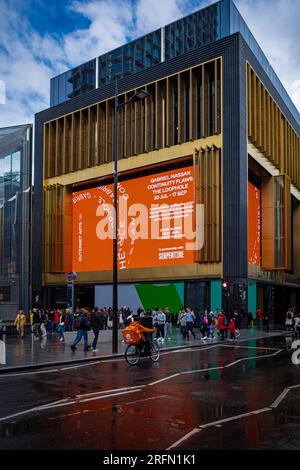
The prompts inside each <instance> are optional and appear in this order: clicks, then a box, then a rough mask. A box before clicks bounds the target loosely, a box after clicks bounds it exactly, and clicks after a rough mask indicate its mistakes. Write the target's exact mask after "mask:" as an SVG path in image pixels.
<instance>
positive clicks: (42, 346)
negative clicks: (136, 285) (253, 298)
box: [0, 326, 283, 374]
mask: <svg viewBox="0 0 300 470" xmlns="http://www.w3.org/2000/svg"><path fill="white" fill-rule="evenodd" d="M105 333H107V332H105ZM195 333H196V339H192V338H190V340H189V341H186V340H183V339H182V336H181V334H180V332H179V329H178V328H176V327H174V329H173V335H172V339H171V340H165V342H164V343H163V344H161V350H162V351H164V350H168V351H172V350H177V349H185V348H187V347H189V348H190V347H196V346H197V347H201V346H207V345H208V344H218V343H220V342H221V341H220V339H216V340H215V341H212V340H203V339H201V335H200V333H199V330H198V331H197V330H196V329H195ZM282 333H283V331H282V329H280V327H279V326H273V327H271V326H270V331H269V332H266V331H263V330H259V329H256V328H253V329H250V330H249V329H242V330H241V332H240V336H239V338H238V339H237V340H236V342H237V343H240V342H242V341H246V340H251V339H253V340H254V339H260V338H264V337H272V336H277V335H282ZM103 334H104V332H102V333H101V332H100V335H99V340H98V345H97V348H98V351H97V352H93V351H84V350H83V346H82V345H81V344H79V345H78V350H77V351H76V352H72V351H71V349H70V347H69V346H68V345H67V344H65V343H61V342H60V341H59V338H58V335H57V334H53V335H50V334H48V336H47V337H46V338H43V339H35V338H34V336H33V335H32V334H29V335H27V336H25V338H24V339H23V340H22V339H21V338H19V337H17V336H6V338H5V354H4V357H5V364H0V374H1V373H3V372H8V371H11V370H14V371H17V370H26V369H33V368H42V367H49V366H56V365H63V364H70V363H71V364H77V363H85V362H90V361H99V360H100V359H101V360H103V359H110V358H113V357H122V356H124V352H125V348H126V344H124V343H123V342H122V340H121V339H119V341H118V354H112V344H111V342H107V340H105V342H104V341H101V336H102V337H103ZM82 342H83V340H82ZM2 356H3V354H2Z"/></svg>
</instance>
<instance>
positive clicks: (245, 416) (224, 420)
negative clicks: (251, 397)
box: [199, 406, 271, 429]
mask: <svg viewBox="0 0 300 470" xmlns="http://www.w3.org/2000/svg"><path fill="white" fill-rule="evenodd" d="M266 411H271V407H269V406H268V407H266V408H261V409H260V410H254V411H249V413H243V414H240V415H236V416H231V417H230V418H224V419H220V420H218V421H212V422H211V423H207V424H202V425H200V426H199V429H207V428H210V427H212V426H216V425H219V424H223V423H228V422H230V421H236V420H238V419H242V418H247V417H248V416H252V415H258V414H260V413H265V412H266Z"/></svg>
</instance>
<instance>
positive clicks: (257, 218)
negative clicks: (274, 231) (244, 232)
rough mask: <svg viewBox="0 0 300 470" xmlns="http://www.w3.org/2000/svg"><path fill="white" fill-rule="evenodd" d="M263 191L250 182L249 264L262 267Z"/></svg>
mask: <svg viewBox="0 0 300 470" xmlns="http://www.w3.org/2000/svg"><path fill="white" fill-rule="evenodd" d="M260 198H261V191H260V189H259V188H257V187H256V186H254V184H252V183H250V182H248V263H249V264H255V265H256V266H261V248H260V246H261V202H260Z"/></svg>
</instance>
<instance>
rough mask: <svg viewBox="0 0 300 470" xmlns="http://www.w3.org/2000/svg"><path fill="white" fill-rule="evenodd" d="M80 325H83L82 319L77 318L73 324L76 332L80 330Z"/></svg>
mask: <svg viewBox="0 0 300 470" xmlns="http://www.w3.org/2000/svg"><path fill="white" fill-rule="evenodd" d="M80 325H81V318H80V317H76V318H75V320H74V322H73V328H74V330H80Z"/></svg>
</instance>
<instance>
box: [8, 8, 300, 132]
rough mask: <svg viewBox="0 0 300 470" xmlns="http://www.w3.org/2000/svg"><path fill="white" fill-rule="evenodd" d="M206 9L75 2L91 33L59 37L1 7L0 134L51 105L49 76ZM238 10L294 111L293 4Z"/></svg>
mask: <svg viewBox="0 0 300 470" xmlns="http://www.w3.org/2000/svg"><path fill="white" fill-rule="evenodd" d="M209 3H213V0H151V2H150V1H149V0H135V1H134V3H132V2H131V1H129V0H90V1H82V0H74V1H73V2H72V3H70V4H69V8H71V9H72V10H73V11H75V12H76V13H77V14H80V15H82V16H84V17H85V18H86V19H88V20H89V26H88V27H87V28H85V29H77V30H74V31H73V32H70V33H68V34H66V35H65V36H63V37H58V36H57V34H54V33H53V35H50V34H49V33H48V34H40V33H39V32H37V31H35V30H33V28H32V26H31V25H30V23H29V21H28V19H27V18H26V16H25V13H24V9H22V10H18V9H17V8H16V5H17V3H16V4H15V6H14V2H11V1H9V0H0V80H3V81H5V84H6V91H7V94H6V98H7V99H6V101H7V103H6V105H1V106H0V127H1V126H8V125H15V124H20V123H23V122H33V120H34V113H36V112H38V111H41V110H42V109H45V108H47V107H48V106H49V90H50V78H51V77H53V76H55V75H57V74H59V73H61V72H63V71H65V70H67V69H69V68H71V67H73V66H76V65H79V64H81V63H83V62H85V61H87V60H89V59H92V58H94V57H96V56H98V55H100V54H102V53H104V52H107V51H109V50H111V49H113V48H116V47H118V46H119V45H122V44H124V43H126V42H127V41H128V40H129V39H130V38H136V37H138V36H141V35H143V34H146V33H147V32H150V31H153V30H155V29H157V28H159V27H161V26H162V25H164V24H167V23H169V22H172V21H175V20H176V19H178V18H180V17H181V16H183V15H186V14H188V13H191V12H192V11H194V10H196V9H198V8H201V7H202V6H204V5H207V4H209ZM236 4H237V6H238V8H239V9H240V11H241V13H242V14H243V16H244V18H245V20H246V22H247V23H248V24H249V26H250V29H251V30H252V32H253V34H254V36H255V37H256V38H257V40H258V42H259V44H260V45H261V46H262V49H263V50H264V52H265V53H266V55H267V56H268V58H269V60H270V62H271V64H272V65H273V67H274V69H275V71H276V72H277V73H278V75H279V77H280V78H281V80H282V82H283V84H284V85H285V86H286V88H287V90H288V91H289V93H290V94H291V97H292V98H293V99H294V101H295V103H296V104H297V105H298V107H299V108H300V63H299V62H298V57H299V55H300V50H299V49H300V41H299V28H298V21H299V18H300V2H299V0H289V1H287V0H236ZM25 10H26V9H25Z"/></svg>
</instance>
